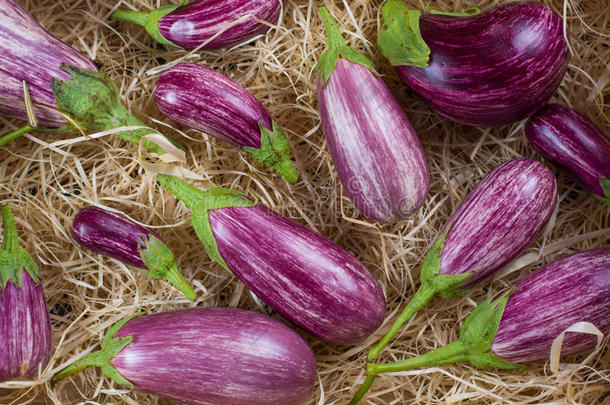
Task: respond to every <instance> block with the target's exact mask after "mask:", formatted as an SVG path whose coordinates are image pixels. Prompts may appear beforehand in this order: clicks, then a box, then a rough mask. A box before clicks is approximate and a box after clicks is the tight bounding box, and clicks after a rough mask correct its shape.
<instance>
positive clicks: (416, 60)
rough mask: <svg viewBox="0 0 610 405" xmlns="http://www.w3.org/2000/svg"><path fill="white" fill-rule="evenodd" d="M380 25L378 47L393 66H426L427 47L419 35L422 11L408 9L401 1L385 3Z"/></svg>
mask: <svg viewBox="0 0 610 405" xmlns="http://www.w3.org/2000/svg"><path fill="white" fill-rule="evenodd" d="M381 14H382V17H383V25H382V26H381V29H380V30H379V35H378V37H377V46H378V47H379V51H380V52H381V54H382V55H383V56H385V57H386V58H388V60H389V61H390V63H391V64H392V66H404V65H411V66H419V67H424V68H425V67H428V62H429V61H430V48H429V47H428V45H427V44H426V42H425V41H424V39H423V38H422V36H421V32H420V29H419V17H420V15H421V11H419V10H410V9H409V8H408V7H407V6H406V4H405V3H403V2H402V1H401V0H388V1H387V2H386V3H385V4H384V5H383V6H382V7H381Z"/></svg>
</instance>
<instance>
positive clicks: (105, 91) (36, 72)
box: [0, 0, 175, 154]
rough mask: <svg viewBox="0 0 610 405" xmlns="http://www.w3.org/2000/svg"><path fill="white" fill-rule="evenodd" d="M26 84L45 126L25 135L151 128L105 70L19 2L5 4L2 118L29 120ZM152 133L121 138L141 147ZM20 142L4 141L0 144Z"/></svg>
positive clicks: (1, 14)
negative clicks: (127, 105) (121, 95)
mask: <svg viewBox="0 0 610 405" xmlns="http://www.w3.org/2000/svg"><path fill="white" fill-rule="evenodd" d="M23 81H25V82H26V83H27V85H28V87H29V90H30V95H31V100H32V107H33V112H34V114H35V116H36V119H37V121H38V123H39V125H40V127H37V128H32V127H30V126H25V127H24V128H23V129H22V132H20V133H19V132H18V134H19V135H22V134H23V133H26V132H29V131H31V130H34V129H35V130H36V131H39V132H65V133H73V134H81V131H85V132H90V133H92V132H101V131H105V130H110V129H113V128H117V127H121V126H145V125H144V124H143V123H142V122H141V121H140V120H138V119H136V118H135V117H134V116H133V115H131V113H130V112H129V111H128V110H127V109H126V108H125V107H124V106H123V105H122V104H121V101H120V98H119V91H118V88H117V86H116V85H115V84H114V82H113V81H112V80H110V79H109V78H108V77H107V76H106V74H105V73H104V71H103V70H102V71H98V68H97V66H96V65H95V64H94V63H93V62H91V61H90V60H88V59H87V58H85V57H84V56H82V55H81V54H79V53H78V52H77V51H75V50H74V49H72V48H70V47H69V46H68V45H66V44H64V43H63V42H61V41H60V40H58V39H57V38H55V37H54V36H53V35H51V34H50V33H49V32H48V31H47V30H45V29H44V28H43V27H42V26H41V25H40V24H38V22H37V21H36V20H34V18H33V17H32V16H31V15H30V14H28V12H27V11H26V10H25V9H24V8H23V7H22V6H21V5H20V4H19V2H17V1H16V0H0V92H1V93H2V97H1V98H0V114H2V115H6V116H8V117H13V118H18V119H21V120H24V121H27V119H28V116H27V111H26V105H25V103H24V92H23ZM64 114H66V115H68V116H69V117H70V118H71V119H72V121H73V122H68V120H66V117H65V116H64ZM74 124H76V125H74ZM151 133H154V131H153V130H152V129H138V130H132V131H123V132H118V133H116V135H117V136H119V137H121V138H123V139H125V140H126V141H128V142H133V143H139V142H140V139H141V138H142V136H144V135H147V134H151ZM14 138H15V136H14V135H13V134H9V135H7V136H5V137H3V138H0V146H2V145H4V144H5V143H6V141H8V140H12V139H14ZM143 142H144V143H143V146H144V147H145V148H147V149H149V150H151V151H153V152H155V153H158V154H163V153H165V150H164V149H163V148H161V147H160V146H158V145H157V144H155V143H153V142H151V141H150V140H148V139H145V140H144V141H143ZM174 143H175V142H174Z"/></svg>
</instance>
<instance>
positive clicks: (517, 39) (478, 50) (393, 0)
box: [377, 0, 568, 127]
mask: <svg viewBox="0 0 610 405" xmlns="http://www.w3.org/2000/svg"><path fill="white" fill-rule="evenodd" d="M432 11H433V14H423V15H421V16H420V11H418V10H410V9H409V8H408V7H407V6H406V5H405V4H404V3H403V2H402V1H401V0H388V1H387V2H386V3H385V4H384V5H383V7H382V8H381V12H382V14H383V21H384V24H383V26H382V28H381V30H380V32H379V37H378V42H377V43H378V46H379V50H380V51H381V53H382V54H383V55H384V56H385V57H387V58H388V59H389V60H390V63H391V64H392V65H393V66H394V67H395V68H396V72H397V73H398V76H400V78H401V79H402V81H403V82H404V83H405V84H406V85H407V86H409V87H410V88H411V89H413V91H414V92H415V93H417V94H418V95H419V96H420V97H421V98H423V99H424V101H426V103H427V104H428V105H429V106H430V108H431V109H433V110H434V111H436V112H437V113H438V114H440V115H442V116H444V117H446V118H449V119H450V120H453V121H455V122H459V123H462V124H466V125H475V126H484V127H487V126H497V125H505V124H510V123H513V122H516V121H519V120H522V119H524V118H526V117H528V116H530V115H532V114H534V113H535V112H536V111H537V110H538V109H539V108H540V107H542V106H543V105H544V104H545V103H546V102H547V101H548V100H549V98H550V97H551V95H552V94H553V92H554V91H555V90H556V89H557V87H559V84H560V83H561V80H562V79H563V76H564V74H565V72H566V68H567V64H568V47H567V42H566V40H565V39H564V36H563V23H562V20H561V18H560V17H559V16H558V15H557V14H556V13H555V12H554V11H553V10H551V9H550V8H549V7H547V6H545V5H543V4H542V3H538V2H518V3H508V4H503V5H501V6H498V7H495V8H492V9H490V10H488V11H486V12H484V13H480V14H476V15H469V14H468V13H464V14H459V15H442V14H450V13H440V14H441V15H439V12H434V10H432ZM477 11H478V10H477Z"/></svg>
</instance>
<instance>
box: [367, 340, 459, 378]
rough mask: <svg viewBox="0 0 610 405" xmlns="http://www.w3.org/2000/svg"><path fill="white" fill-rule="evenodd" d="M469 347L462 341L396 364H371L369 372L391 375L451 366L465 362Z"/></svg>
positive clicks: (368, 368)
mask: <svg viewBox="0 0 610 405" xmlns="http://www.w3.org/2000/svg"><path fill="white" fill-rule="evenodd" d="M467 352H468V347H467V346H465V345H464V344H463V343H462V342H461V341H460V340H457V341H455V342H453V343H450V344H448V345H447V346H443V347H439V348H438V349H435V350H432V351H429V352H428V353H425V354H422V355H421V356H417V357H411V358H410V359H406V360H401V361H397V362H394V363H384V364H369V365H368V366H367V371H368V373H369V374H370V375H377V374H381V373H391V372H396V371H406V370H414V369H417V368H424V367H437V366H441V365H444V364H451V363H455V362H458V361H465V360H467V359H468V356H467Z"/></svg>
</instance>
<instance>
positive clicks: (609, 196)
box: [594, 176, 610, 207]
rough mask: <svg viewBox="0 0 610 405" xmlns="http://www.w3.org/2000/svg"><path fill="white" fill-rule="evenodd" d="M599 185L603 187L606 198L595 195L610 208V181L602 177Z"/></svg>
mask: <svg viewBox="0 0 610 405" xmlns="http://www.w3.org/2000/svg"><path fill="white" fill-rule="evenodd" d="M599 185H600V186H602V190H603V192H604V197H605V198H604V197H600V196H598V195H594V196H595V198H597V199H598V200H599V201H601V202H603V203H604V204H606V205H607V206H609V207H610V180H608V179H607V178H606V177H604V176H602V178H601V179H599Z"/></svg>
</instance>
